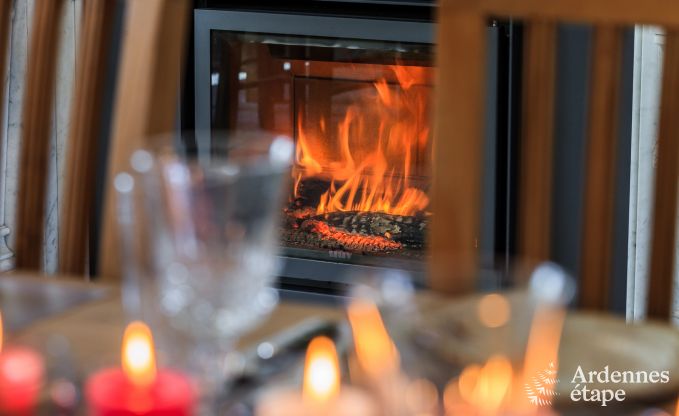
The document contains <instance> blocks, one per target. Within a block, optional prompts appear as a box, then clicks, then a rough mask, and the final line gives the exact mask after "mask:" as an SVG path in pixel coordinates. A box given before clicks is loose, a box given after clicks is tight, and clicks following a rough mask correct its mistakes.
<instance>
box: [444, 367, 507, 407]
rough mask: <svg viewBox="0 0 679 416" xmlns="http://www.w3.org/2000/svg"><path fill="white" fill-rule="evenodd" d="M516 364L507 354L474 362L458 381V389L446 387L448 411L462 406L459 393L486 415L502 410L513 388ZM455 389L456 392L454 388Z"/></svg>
mask: <svg viewBox="0 0 679 416" xmlns="http://www.w3.org/2000/svg"><path fill="white" fill-rule="evenodd" d="M512 380H513V370H512V364H511V363H510V362H509V360H508V359H507V358H505V357H503V356H499V355H498V356H494V357H491V358H490V359H488V361H487V362H486V363H485V365H484V366H479V365H470V366H468V367H466V368H465V369H464V370H463V371H462V374H460V378H459V380H458V384H457V389H455V390H454V387H455V386H454V384H452V383H451V384H449V386H448V387H447V388H446V390H447V391H449V393H446V396H449V397H447V398H445V400H444V401H445V404H446V407H447V408H448V411H449V412H451V413H454V412H452V411H451V410H450V408H452V407H455V406H458V405H459V404H460V403H456V399H457V398H456V397H455V396H456V395H457V394H459V397H460V399H462V400H463V401H464V402H465V403H466V404H468V405H470V406H471V407H472V408H473V409H477V410H480V411H482V412H483V413H484V414H493V413H495V412H497V411H498V410H500V409H501V408H502V407H503V405H504V404H505V402H506V400H507V399H508V395H509V393H510V390H511V387H512ZM453 390H454V391H453Z"/></svg>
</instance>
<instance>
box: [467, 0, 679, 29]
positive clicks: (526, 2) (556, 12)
mask: <svg viewBox="0 0 679 416" xmlns="http://www.w3.org/2000/svg"><path fill="white" fill-rule="evenodd" d="M455 3H458V4H459V5H458V7H462V8H470V7H474V8H476V9H477V10H481V11H482V12H483V13H484V14H485V15H486V16H498V17H513V18H517V19H526V20H558V21H561V22H574V23H591V24H610V25H621V26H622V25H634V24H656V25H664V26H679V2H677V1H675V0H643V1H641V2H640V1H639V0H615V1H610V0H553V1H543V0H456V1H455Z"/></svg>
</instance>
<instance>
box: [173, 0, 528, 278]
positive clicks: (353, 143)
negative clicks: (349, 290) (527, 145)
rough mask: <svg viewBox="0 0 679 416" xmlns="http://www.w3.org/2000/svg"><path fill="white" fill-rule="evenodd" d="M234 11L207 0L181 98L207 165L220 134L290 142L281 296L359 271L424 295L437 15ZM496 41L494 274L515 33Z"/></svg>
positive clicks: (388, 9) (489, 150) (490, 156)
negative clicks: (406, 283)
mask: <svg viewBox="0 0 679 416" xmlns="http://www.w3.org/2000/svg"><path fill="white" fill-rule="evenodd" d="M226 3H227V2H221V1H210V0H203V1H199V2H198V3H197V8H196V9H195V11H194V22H193V23H194V39H193V45H192V48H191V49H192V50H191V54H190V55H191V56H192V59H193V63H194V65H193V68H191V70H192V71H189V72H192V74H190V75H192V77H190V78H192V80H193V82H192V83H189V85H191V84H192V85H193V91H189V92H188V93H186V94H185V96H186V97H185V99H184V114H183V116H182V124H183V126H182V127H183V128H187V127H195V130H196V131H197V134H196V142H195V143H193V145H195V149H196V152H197V153H198V154H199V155H204V156H207V155H209V154H210V152H211V149H213V148H214V146H216V145H217V144H218V143H219V140H222V139H221V138H220V135H219V134H218V132H222V131H229V130H245V131H253V130H254V131H256V130H264V131H268V132H274V133H279V134H285V135H288V136H290V137H292V138H293V139H294V141H295V145H296V155H295V161H294V164H293V169H292V177H291V181H290V182H291V186H290V187H291V189H290V192H289V198H288V200H287V201H286V204H285V206H284V207H282V209H281V216H282V226H281V233H280V234H281V245H282V257H281V258H282V261H283V269H282V273H281V284H282V286H284V287H294V288H302V289H309V290H316V289H318V290H322V291H325V290H329V289H330V290H332V289H340V290H341V289H342V287H343V286H344V285H345V284H347V283H348V282H350V281H351V279H352V278H353V276H355V275H356V274H357V273H374V272H376V271H389V270H401V271H405V272H407V273H408V274H409V275H410V276H412V277H413V279H414V280H415V281H416V282H418V283H424V275H425V264H426V263H425V261H426V258H427V247H426V241H427V238H426V237H427V228H428V226H429V219H430V218H431V216H432V215H436V213H432V212H430V210H429V206H428V196H427V191H428V188H429V185H430V183H431V180H432V178H431V175H430V173H429V167H430V166H429V164H430V160H431V154H432V151H433V150H432V143H431V141H432V140H431V136H432V132H431V119H430V118H431V116H430V114H431V113H432V111H431V106H432V100H431V98H432V90H433V88H434V79H435V47H434V39H435V31H436V25H435V23H434V21H433V16H434V15H435V12H436V10H435V5H434V4H433V3H432V2H429V1H388V2H385V1H362V2H356V1H323V0H315V1H313V0H312V1H301V2H295V3H290V4H286V5H282V3H279V2H276V3H270V2H248V3H243V4H240V3H238V2H228V5H227V4H226ZM488 39H489V46H490V47H489V51H490V52H489V56H488V59H489V62H490V63H491V65H489V68H490V73H489V74H488V79H489V84H488V88H487V90H488V93H487V97H486V100H487V103H488V106H487V107H488V108H489V111H488V113H487V115H486V120H487V128H486V138H485V141H486V143H485V146H484V148H485V149H486V150H485V159H486V166H487V169H486V172H485V178H484V190H483V199H484V204H483V206H484V208H483V213H482V217H483V221H482V223H483V229H482V232H481V234H480V235H479V239H478V240H479V244H478V245H479V250H480V251H482V253H484V256H482V258H483V259H485V260H486V262H487V263H492V262H493V261H494V260H495V258H496V257H498V256H500V257H502V256H504V255H506V254H507V253H506V252H507V250H508V249H509V247H508V244H507V240H506V239H505V238H504V236H505V235H506V233H507V230H508V227H510V225H511V224H509V223H508V220H507V218H509V217H510V216H508V215H507V210H509V209H510V208H511V207H510V205H511V203H510V200H511V193H510V192H509V189H510V188H511V186H509V182H508V181H507V180H506V178H507V175H506V174H505V173H506V172H507V170H508V169H510V163H509V157H510V156H511V155H510V154H509V153H510V150H509V149H511V146H510V145H509V143H510V142H511V140H513V137H512V131H511V126H512V123H511V121H510V120H511V115H510V111H509V107H510V105H509V104H510V101H511V99H512V97H511V83H512V79H511V71H510V68H511V66H512V65H513V64H512V57H511V49H512V44H515V43H516V41H515V39H513V37H512V26H511V25H510V24H507V23H498V22H489V25H488ZM460 64H461V65H463V64H464V63H460ZM187 108H188V110H187ZM191 110H193V111H191ZM439 215H444V214H439ZM489 265H490V266H492V264H489Z"/></svg>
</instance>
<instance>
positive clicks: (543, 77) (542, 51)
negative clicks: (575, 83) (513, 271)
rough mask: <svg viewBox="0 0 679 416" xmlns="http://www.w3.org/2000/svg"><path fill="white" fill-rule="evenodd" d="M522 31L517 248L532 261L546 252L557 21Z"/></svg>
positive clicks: (550, 204) (548, 226) (549, 225)
mask: <svg viewBox="0 0 679 416" xmlns="http://www.w3.org/2000/svg"><path fill="white" fill-rule="evenodd" d="M524 30H525V31H524V74H523V97H522V100H523V108H522V111H523V113H522V119H523V123H522V129H523V134H522V137H521V156H520V157H519V160H520V163H521V165H520V168H519V170H520V177H519V178H520V179H519V184H520V185H519V193H520V194H519V195H520V197H519V232H518V241H519V247H518V250H519V255H520V256H521V259H522V260H524V261H530V262H533V261H544V260H548V259H549V256H550V230H551V212H552V181H553V174H552V166H553V160H554V155H553V147H554V89H555V84H554V83H555V73H556V71H555V66H556V25H555V24H554V23H553V22H530V23H528V24H526V27H525V29H524Z"/></svg>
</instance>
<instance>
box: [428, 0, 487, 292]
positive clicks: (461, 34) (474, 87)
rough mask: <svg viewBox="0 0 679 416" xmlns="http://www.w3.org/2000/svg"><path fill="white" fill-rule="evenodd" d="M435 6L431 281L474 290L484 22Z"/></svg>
mask: <svg viewBox="0 0 679 416" xmlns="http://www.w3.org/2000/svg"><path fill="white" fill-rule="evenodd" d="M451 5H452V3H451V2H444V3H443V4H442V6H441V8H440V11H439V19H440V24H439V35H438V49H437V57H438V75H437V77H438V80H437V82H436V84H435V85H436V91H435V117H434V120H435V121H434V123H435V124H434V149H433V150H434V166H433V178H434V181H433V185H432V191H431V196H432V211H433V213H434V217H433V221H432V226H431V228H430V233H431V236H430V249H431V261H430V265H429V266H430V267H429V273H430V284H431V287H432V288H434V289H435V290H442V291H447V292H454V293H464V292H469V291H472V290H474V286H475V278H476V275H477V267H478V252H477V246H478V241H477V239H478V236H479V223H480V212H481V177H482V172H483V166H482V150H483V142H484V129H483V126H484V122H483V114H484V98H485V93H484V90H485V80H486V67H485V60H486V25H485V21H484V18H483V16H482V15H480V14H478V13H459V12H458V11H457V10H455V9H454V8H453V7H448V6H451Z"/></svg>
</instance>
